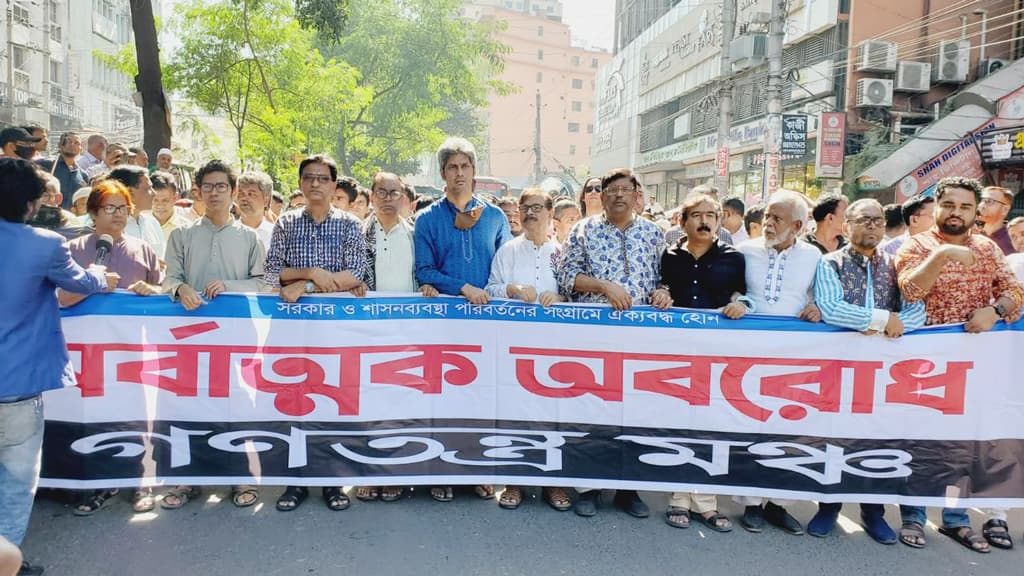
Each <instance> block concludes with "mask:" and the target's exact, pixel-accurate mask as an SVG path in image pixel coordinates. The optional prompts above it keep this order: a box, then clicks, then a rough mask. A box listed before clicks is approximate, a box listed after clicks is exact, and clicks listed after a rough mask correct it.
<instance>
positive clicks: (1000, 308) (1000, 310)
mask: <svg viewBox="0 0 1024 576" xmlns="http://www.w3.org/2000/svg"><path fill="white" fill-rule="evenodd" d="M992 309H993V310H995V311H996V314H997V315H998V316H999V317H1000V318H1006V307H1005V306H1003V305H1002V304H1000V303H998V302H996V303H995V304H992Z"/></svg>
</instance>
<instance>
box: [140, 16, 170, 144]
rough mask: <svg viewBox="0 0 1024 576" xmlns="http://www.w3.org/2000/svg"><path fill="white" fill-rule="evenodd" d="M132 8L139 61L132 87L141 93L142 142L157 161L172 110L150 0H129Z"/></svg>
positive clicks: (167, 133) (168, 126) (165, 136)
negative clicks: (165, 85)
mask: <svg viewBox="0 0 1024 576" xmlns="http://www.w3.org/2000/svg"><path fill="white" fill-rule="evenodd" d="M131 10H132V30H133V31H134V32H135V52H136V54H137V59H138V63H139V75H138V76H136V77H135V87H136V89H137V90H138V91H139V92H141V93H142V126H143V140H142V142H143V147H144V148H145V149H146V154H148V155H149V157H150V158H152V159H153V162H156V154H157V152H158V151H159V150H160V149H161V148H170V147H171V112H170V110H169V109H168V107H167V97H166V94H164V85H163V76H162V74H161V72H160V48H159V46H158V45H157V37H156V23H155V22H154V20H153V5H152V4H151V0H131Z"/></svg>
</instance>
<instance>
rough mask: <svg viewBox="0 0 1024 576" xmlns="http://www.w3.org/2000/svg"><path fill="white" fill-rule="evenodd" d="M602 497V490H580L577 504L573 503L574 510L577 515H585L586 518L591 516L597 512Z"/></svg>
mask: <svg viewBox="0 0 1024 576" xmlns="http://www.w3.org/2000/svg"><path fill="white" fill-rule="evenodd" d="M600 499H601V491H600V490H588V491H587V492H580V495H579V498H577V499H576V504H574V505H573V507H572V511H573V512H575V513H576V515H577V516H583V517H584V518H590V517H591V516H593V515H595V514H597V502H598V500H600Z"/></svg>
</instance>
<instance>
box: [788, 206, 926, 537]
mask: <svg viewBox="0 0 1024 576" xmlns="http://www.w3.org/2000/svg"><path fill="white" fill-rule="evenodd" d="M845 220H846V221H845V222H844V223H843V233H844V234H845V235H846V237H847V238H849V243H848V244H847V245H846V246H844V247H843V248H840V249H839V250H836V251H835V252H830V253H829V254H827V255H825V256H823V257H822V258H821V260H820V261H819V262H818V270H817V273H816V276H815V280H814V300H815V302H817V304H818V308H819V309H820V310H821V317H822V319H823V320H824V321H825V322H827V323H829V324H833V325H835V326H842V327H844V328H849V329H851V330H856V331H858V332H862V333H864V334H867V335H875V334H884V335H885V336H887V337H889V338H899V337H900V336H902V335H903V333H904V332H909V331H911V330H916V329H918V328H920V327H921V326H923V325H924V321H925V312H924V305H923V304H922V303H921V302H920V301H918V302H914V303H912V304H906V303H905V302H903V298H902V297H901V296H900V291H899V286H897V285H896V268H895V265H894V262H893V261H894V257H893V256H892V255H890V254H887V253H886V252H883V251H881V250H880V249H878V246H879V244H880V243H881V242H882V240H883V239H884V238H885V225H886V218H885V213H884V211H883V209H882V205H881V204H880V203H879V202H878V201H877V200H874V199H870V198H864V199H861V200H857V201H856V202H854V203H853V204H850V205H849V207H848V208H847V209H846V214H845ZM842 507H843V505H842V504H841V503H839V502H822V503H821V504H819V505H818V513H817V514H815V515H814V518H812V519H811V521H810V522H808V523H807V533H808V534H810V535H811V536H816V537H818V538H824V537H826V536H828V535H829V534H830V533H831V532H832V529H833V528H834V527H835V525H836V519H837V518H838V517H839V511H840V509H842ZM860 517H861V521H862V523H863V524H864V529H865V530H866V531H867V533H868V535H869V536H871V537H872V538H873V539H874V540H875V541H876V542H878V543H880V544H895V543H896V533H895V532H893V530H892V528H890V527H889V524H888V523H887V522H886V521H885V507H884V506H882V505H881V504H861V505H860Z"/></svg>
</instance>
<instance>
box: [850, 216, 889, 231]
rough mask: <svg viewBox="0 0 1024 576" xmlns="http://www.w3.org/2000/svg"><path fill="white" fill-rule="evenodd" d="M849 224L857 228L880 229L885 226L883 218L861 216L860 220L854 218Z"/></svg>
mask: <svg viewBox="0 0 1024 576" xmlns="http://www.w3.org/2000/svg"><path fill="white" fill-rule="evenodd" d="M850 223H851V224H856V225H857V226H864V227H865V228H881V227H882V226H884V225H885V218H882V217H881V216H862V217H860V218H854V219H853V220H850Z"/></svg>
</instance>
